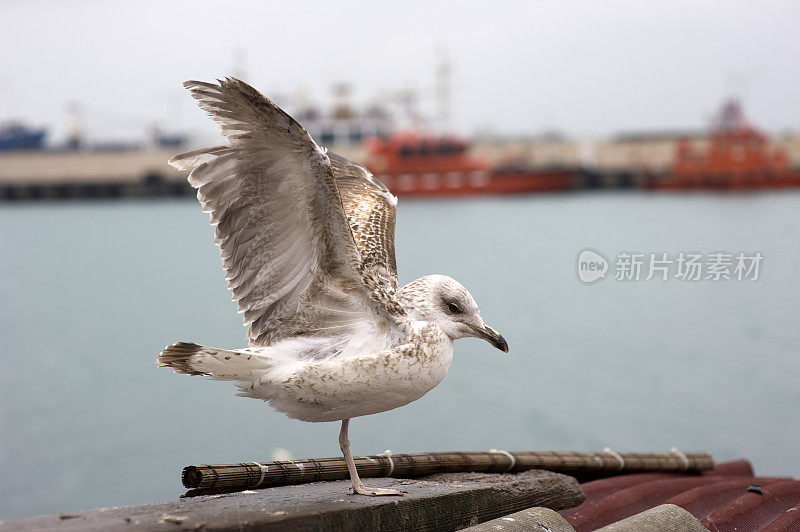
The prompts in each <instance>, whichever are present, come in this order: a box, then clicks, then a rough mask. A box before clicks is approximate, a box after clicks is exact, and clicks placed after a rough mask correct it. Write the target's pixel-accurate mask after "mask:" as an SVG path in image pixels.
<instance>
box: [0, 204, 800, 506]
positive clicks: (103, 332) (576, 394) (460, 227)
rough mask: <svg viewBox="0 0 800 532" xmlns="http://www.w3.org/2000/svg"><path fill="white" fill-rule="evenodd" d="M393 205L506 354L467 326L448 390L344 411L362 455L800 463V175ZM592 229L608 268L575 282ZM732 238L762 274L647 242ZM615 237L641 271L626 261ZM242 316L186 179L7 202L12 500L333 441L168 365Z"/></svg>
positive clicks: (710, 250) (592, 245) (137, 491)
mask: <svg viewBox="0 0 800 532" xmlns="http://www.w3.org/2000/svg"><path fill="white" fill-rule="evenodd" d="M397 224H398V227H397V262H398V270H399V277H400V282H401V284H402V283H405V282H408V281H410V280H412V279H414V278H416V277H418V276H421V275H424V274H429V273H443V274H447V275H450V276H452V277H454V278H456V279H457V280H459V281H461V282H462V283H463V284H464V285H466V286H467V287H468V288H469V289H470V291H471V292H472V294H473V295H474V296H475V299H476V300H477V301H478V303H479V305H480V307H481V311H482V315H483V317H484V319H485V320H486V322H487V323H488V324H490V325H491V326H492V327H494V328H496V329H497V330H498V331H500V332H501V333H502V334H503V335H504V336H505V337H506V338H507V340H508V343H509V345H510V347H511V351H510V353H509V354H508V355H506V354H504V353H502V352H500V351H498V350H496V349H493V348H492V347H491V346H490V345H489V344H487V343H486V342H483V341H480V340H476V339H466V340H460V341H458V342H457V344H456V349H455V358H454V361H453V365H452V368H451V370H450V373H449V375H448V376H447V378H446V379H445V380H444V382H443V383H442V384H441V385H439V386H438V387H437V388H436V389H434V390H433V391H432V392H430V393H429V394H428V395H426V396H425V397H424V398H422V399H420V400H419V401H417V402H415V403H412V404H411V405H408V406H406V407H403V408H400V409H398V410H395V411H391V412H386V413H383V414H379V415H374V416H368V417H366V418H359V419H356V420H354V421H353V422H352V424H351V432H350V439H351V441H352V448H353V452H354V454H357V455H360V454H376V453H381V452H383V451H384V450H385V449H391V450H392V451H393V452H395V453H402V452H422V451H447V450H465V451H466V450H469V451H476V450H487V449H490V448H499V449H507V450H585V451H596V450H601V449H603V448H604V447H606V446H608V447H611V448H612V449H614V450H616V451H620V452H621V451H662V452H663V451H668V450H669V449H670V448H671V447H673V446H677V447H678V448H680V449H681V450H685V451H694V450H707V451H710V452H711V453H713V454H714V456H715V457H716V458H717V459H718V460H728V459H734V458H740V457H746V458H748V459H750V460H751V461H752V462H753V464H754V467H755V469H756V472H757V473H758V474H762V475H794V476H796V475H798V474H800V465H798V464H800V460H799V459H800V421H798V414H797V409H798V406H799V405H800V327H799V326H798V317H800V275H799V269H800V245H798V243H800V193H797V192H780V193H763V194H742V195H738V194H731V195H718V194H686V195H683V194H649V193H643V192H613V193H585V194H564V195H540V196H525V197H491V198H489V197H487V198H476V199H457V200H436V201H426V200H417V201H409V200H404V199H401V201H400V205H399V210H398V220H397ZM584 250H592V251H593V252H595V253H597V254H598V255H599V256H601V257H603V258H604V259H605V260H606V261H607V268H608V269H607V272H606V274H605V278H602V277H601V278H599V279H598V280H596V281H595V282H593V283H589V284H587V283H584V282H582V281H581V280H580V278H579V276H578V257H579V256H580V254H581V252H582V251H584ZM739 252H742V253H745V254H746V255H747V256H748V257H750V256H754V255H755V254H756V253H760V255H761V256H762V257H763V259H762V260H761V262H760V264H759V271H758V279H756V280H752V277H753V276H754V275H753V273H754V272H750V276H749V277H746V278H744V279H742V280H741V281H740V280H737V279H735V278H734V279H731V280H725V279H720V280H719V281H714V280H713V279H704V278H701V279H700V280H697V281H691V280H682V279H679V278H675V277H674V275H675V273H676V272H675V270H674V268H676V265H675V264H672V266H671V268H672V269H671V270H670V271H669V272H668V279H667V280H662V279H661V275H660V274H656V275H654V276H653V278H652V279H650V280H649V281H648V280H646V277H647V276H648V274H649V271H648V270H647V264H648V262H649V259H650V255H649V254H651V253H652V254H654V255H655V256H657V257H659V258H660V257H661V256H662V254H663V253H667V254H668V258H669V259H676V258H677V257H678V255H679V254H680V253H686V254H689V253H694V254H699V255H702V256H703V260H707V259H708V256H709V255H711V254H714V253H723V254H726V255H727V254H731V255H735V254H738V253H739ZM624 254H627V255H637V256H638V255H641V257H640V258H642V259H644V262H643V267H642V271H641V275H640V278H639V280H636V279H635V278H632V279H627V280H616V279H615V276H616V273H617V268H618V266H619V264H620V263H621V258H620V257H622V256H623V255H624ZM624 273H625V274H626V275H627V274H629V273H631V272H624ZM704 273H705V272H704ZM631 277H632V275H631ZM244 332H245V330H244V329H243V327H242V326H241V321H240V316H237V314H236V306H235V303H233V302H231V301H230V295H229V293H228V292H227V290H226V287H225V281H224V276H223V272H222V269H221V265H220V259H219V255H218V251H217V250H216V249H215V247H214V245H213V243H212V229H211V228H210V227H209V225H208V219H207V216H206V215H205V214H203V213H202V212H200V208H199V206H198V205H197V203H196V202H195V201H194V200H190V199H177V200H150V201H120V202H86V203H84V202H81V203H35V204H34V203H31V204H4V205H2V206H0V478H2V480H0V518H12V517H20V516H28V515H34V514H39V513H45V512H57V511H71V510H78V509H87V508H92V507H100V506H117V505H126V504H136V503H145V502H149V501H156V500H164V499H171V498H175V497H177V496H178V495H179V494H181V493H182V491H183V490H182V487H181V485H180V471H181V468H182V467H183V466H185V465H189V464H195V463H229V462H243V461H250V460H256V461H266V460H269V459H271V458H272V457H273V456H274V454H275V453H276V451H278V452H279V453H284V454H285V453H286V452H287V451H288V453H290V454H291V455H292V456H294V457H295V458H305V457H326V456H338V455H339V447H338V442H337V434H338V430H339V427H338V425H337V424H333V423H320V424H312V423H303V422H300V421H295V420H290V419H287V418H286V417H284V416H283V415H282V414H279V413H277V412H274V411H273V410H272V409H271V408H270V407H269V406H268V405H267V404H265V403H263V402H261V401H257V400H253V399H244V398H240V397H236V396H235V387H234V386H233V384H231V383H226V382H215V381H209V380H206V379H203V378H199V377H190V376H187V375H175V374H173V373H172V372H171V371H169V370H166V369H163V368H158V367H157V366H156V363H155V358H156V356H157V355H158V353H159V351H160V350H161V349H162V348H163V347H164V346H165V345H167V344H170V343H173V342H175V341H179V340H185V341H194V342H198V343H202V344H206V345H211V346H217V347H242V346H244V345H245V344H244V342H245V340H244Z"/></svg>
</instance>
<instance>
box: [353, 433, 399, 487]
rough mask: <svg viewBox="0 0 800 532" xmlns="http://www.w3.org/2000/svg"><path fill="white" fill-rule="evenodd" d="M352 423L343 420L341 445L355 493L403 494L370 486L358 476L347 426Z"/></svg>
mask: <svg viewBox="0 0 800 532" xmlns="http://www.w3.org/2000/svg"><path fill="white" fill-rule="evenodd" d="M349 425H350V420H349V419H343V420H342V430H341V431H340V432H339V447H340V448H341V449H342V454H344V460H345V462H347V470H348V471H349V472H350V485H351V486H352V488H353V493H358V494H360V495H373V496H374V495H403V492H402V491H397V490H393V489H388V488H368V487H367V486H365V485H364V483H363V482H361V479H360V478H359V477H358V470H357V469H356V462H355V460H353V455H351V454H350V440H349V439H348V438H347V428H348V426H349Z"/></svg>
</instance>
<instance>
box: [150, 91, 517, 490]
mask: <svg viewBox="0 0 800 532" xmlns="http://www.w3.org/2000/svg"><path fill="white" fill-rule="evenodd" d="M184 87H186V88H187V89H188V90H189V91H190V92H191V94H192V96H193V97H194V98H196V99H197V100H198V102H199V105H200V107H201V108H203V109H204V110H205V111H206V112H207V113H208V114H209V115H210V116H211V118H213V119H214V120H215V121H216V122H218V123H219V124H220V125H221V129H222V134H223V135H224V136H225V137H226V138H227V144H226V145H224V146H216V147H212V148H204V149H199V150H195V151H190V152H188V153H183V154H181V155H177V156H175V157H173V158H172V159H170V161H169V163H170V164H171V165H172V166H174V167H175V168H177V169H180V170H191V173H190V174H189V177H188V180H189V183H190V184H191V185H192V187H194V188H196V189H197V198H198V200H199V201H200V203H201V204H202V207H203V211H204V212H208V213H209V214H210V218H211V224H212V225H214V226H216V230H215V237H214V241H215V243H216V244H217V245H218V246H219V247H220V249H221V255H222V263H223V266H224V269H225V273H226V277H225V278H226V280H227V282H228V288H229V289H230V290H231V291H232V292H233V299H234V300H235V301H237V302H238V306H239V312H240V313H243V314H244V325H245V326H247V327H248V330H247V339H248V346H247V347H245V348H242V349H218V348H215V347H206V346H203V345H198V344H195V343H187V342H179V343H176V344H173V345H170V346H168V347H166V348H165V349H164V351H162V352H161V354H160V355H159V357H158V363H159V365H160V366H162V367H169V368H172V369H173V370H174V371H175V372H176V373H185V374H189V375H204V376H207V377H210V378H212V379H216V380H225V381H233V382H235V383H236V384H237V386H238V388H239V393H238V395H240V396H244V397H252V398H256V399H262V400H264V401H267V402H269V404H270V405H271V406H272V407H273V408H275V409H276V410H278V411H280V412H283V413H285V414H287V415H288V416H289V417H291V418H294V419H299V420H303V421H310V422H324V421H341V422H342V424H341V430H340V432H339V446H340V448H341V451H342V454H343V455H344V458H345V461H346V462H347V469H348V472H349V475H350V482H351V486H352V490H353V493H355V494H361V495H373V496H374V495H402V492H400V491H398V490H393V489H383V488H370V487H367V486H365V485H364V484H363V483H362V482H361V479H360V478H359V476H358V471H357V470H356V466H355V462H354V461H353V457H352V455H351V454H350V441H349V439H348V427H349V424H350V420H351V419H352V418H354V417H359V416H366V415H369V414H376V413H378V412H385V411H387V410H392V409H394V408H398V407H400V406H403V405H406V404H408V403H410V402H412V401H415V400H417V399H419V398H420V397H422V396H423V395H425V394H426V393H427V392H429V391H430V390H432V389H433V388H434V387H436V385H438V384H439V383H440V382H441V381H442V379H443V378H444V376H445V374H446V373H447V371H448V369H449V368H450V363H451V361H452V359H453V341H454V340H456V339H458V338H463V337H467V336H472V337H477V338H482V339H484V340H487V341H488V342H489V343H491V344H492V345H493V346H494V347H496V348H498V349H500V350H502V351H503V352H506V353H507V352H508V343H506V340H505V339H504V338H503V337H502V336H501V335H500V334H499V333H498V332H497V331H495V330H494V329H492V328H491V327H489V326H488V325H486V323H484V321H483V319H482V318H481V316H480V312H479V311H478V305H477V303H475V299H473V297H472V296H471V295H470V293H469V292H468V291H467V289H466V288H464V287H463V286H462V285H461V284H459V283H458V282H457V281H455V280H454V279H451V278H450V277H447V276H444V275H426V276H424V277H421V278H419V279H417V280H415V281H412V282H411V283H409V284H407V285H405V286H403V287H402V288H399V289H398V286H397V265H396V262H395V246H394V229H395V209H396V206H397V198H395V197H394V196H393V195H392V194H391V192H389V189H387V188H386V186H385V185H384V184H383V183H381V182H380V181H379V180H378V179H376V178H375V177H374V176H373V175H372V174H371V173H370V172H369V171H368V170H367V169H366V168H365V167H364V166H362V165H360V164H357V163H354V162H352V161H349V160H347V159H345V158H343V157H340V156H338V155H335V154H333V153H327V151H326V150H325V149H323V148H320V147H319V146H318V145H317V144H316V143H315V142H314V140H313V139H312V138H311V136H309V134H308V133H307V132H306V130H305V129H303V128H302V127H301V126H300V125H299V124H298V123H297V122H296V121H295V120H294V119H293V118H292V117H290V116H289V115H288V114H286V113H285V112H284V111H283V110H281V109H280V108H279V107H278V106H276V105H275V104H274V103H273V102H271V101H270V100H269V99H267V98H266V97H264V96H263V95H262V94H261V93H259V92H258V91H257V90H255V89H254V88H253V87H251V86H250V85H248V84H246V83H244V82H243V81H240V80H238V79H235V78H225V79H224V80H218V83H217V84H214V83H205V82H200V81H187V82H186V83H184Z"/></svg>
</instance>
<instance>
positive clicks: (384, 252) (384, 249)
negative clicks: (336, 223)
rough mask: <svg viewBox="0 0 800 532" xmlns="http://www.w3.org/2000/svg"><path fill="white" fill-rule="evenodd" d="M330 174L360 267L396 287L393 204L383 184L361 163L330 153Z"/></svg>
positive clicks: (392, 199)
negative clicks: (357, 254) (355, 247)
mask: <svg viewBox="0 0 800 532" xmlns="http://www.w3.org/2000/svg"><path fill="white" fill-rule="evenodd" d="M328 157H330V160H331V167H332V168H333V176H334V177H335V178H336V185H337V187H338V188H339V195H340V196H341V198H342V205H343V206H344V213H345V216H346V217H347V222H348V223H349V224H350V231H351V232H352V233H353V238H354V239H355V242H356V245H357V246H358V249H359V251H360V252H361V264H362V267H367V268H370V269H372V270H373V271H374V272H375V273H376V274H378V275H380V276H381V277H383V278H384V279H386V280H387V281H388V282H389V284H391V286H392V287H393V288H394V289H397V262H396V260H395V250H394V228H395V213H396V209H395V203H396V201H397V199H396V198H394V196H392V194H391V192H389V189H388V188H386V185H384V184H383V183H381V182H380V181H379V180H378V179H376V178H375V177H374V176H373V175H372V174H371V173H369V171H368V170H367V169H366V168H364V167H363V166H361V165H360V164H357V163H354V162H352V161H350V160H348V159H345V158H344V157H342V156H340V155H336V154H335V153H329V154H328Z"/></svg>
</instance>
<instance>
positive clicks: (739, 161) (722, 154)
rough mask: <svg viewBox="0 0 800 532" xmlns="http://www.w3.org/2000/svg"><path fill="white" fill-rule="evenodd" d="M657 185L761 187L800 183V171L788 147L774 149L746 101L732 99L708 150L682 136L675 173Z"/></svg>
mask: <svg viewBox="0 0 800 532" xmlns="http://www.w3.org/2000/svg"><path fill="white" fill-rule="evenodd" d="M648 186H649V188H656V189H734V190H735V189H759V188H783V187H796V186H800V172H797V171H795V170H793V169H792V168H791V167H790V165H789V160H788V158H787V156H786V153H785V152H784V151H783V150H780V149H774V150H771V149H770V146H769V141H768V139H767V137H766V136H765V135H764V134H763V133H761V132H760V131H758V130H756V129H755V128H754V127H753V126H751V125H750V124H749V123H748V122H747V121H746V120H745V118H744V115H743V113H742V109H741V106H740V105H739V103H738V102H737V101H735V100H731V101H728V102H727V103H725V105H724V106H723V107H722V110H721V112H720V114H719V116H718V118H717V120H716V121H715V124H714V127H713V128H712V130H711V133H710V134H709V136H708V140H707V146H706V147H705V149H703V150H699V149H697V148H694V147H692V145H691V144H690V142H689V140H688V139H682V140H681V141H679V142H678V145H677V148H676V153H675V164H674V167H673V171H672V173H670V174H666V175H661V176H655V177H653V178H652V179H651V180H650V182H649V183H648Z"/></svg>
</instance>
